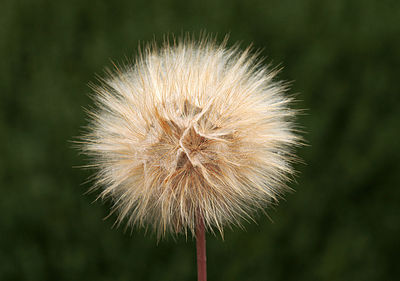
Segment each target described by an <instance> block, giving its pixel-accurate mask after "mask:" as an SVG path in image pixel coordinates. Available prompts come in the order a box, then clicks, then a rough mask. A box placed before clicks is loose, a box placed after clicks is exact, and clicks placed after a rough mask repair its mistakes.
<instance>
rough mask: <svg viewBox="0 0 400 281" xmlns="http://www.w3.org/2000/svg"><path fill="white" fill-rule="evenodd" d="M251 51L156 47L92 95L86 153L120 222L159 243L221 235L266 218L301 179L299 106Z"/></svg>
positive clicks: (197, 44)
mask: <svg viewBox="0 0 400 281" xmlns="http://www.w3.org/2000/svg"><path fill="white" fill-rule="evenodd" d="M276 73H277V71H276V70H271V69H269V67H266V66H263V65H262V63H261V61H260V60H259V59H258V58H257V55H255V54H252V52H251V50H250V48H247V49H245V50H244V51H241V50H240V48H239V47H238V45H236V46H234V47H232V48H227V47H226V41H224V43H222V44H217V43H215V40H209V39H206V38H205V37H203V38H201V39H200V40H199V41H196V40H194V39H187V38H186V39H183V40H178V42H175V41H174V42H173V43H169V42H168V41H166V42H165V43H164V45H163V46H162V47H161V48H157V47H156V46H155V44H153V45H150V46H148V47H146V48H145V49H144V50H143V51H141V52H140V54H139V56H138V57H137V59H136V61H135V62H134V63H130V64H127V65H125V66H123V67H116V68H115V70H114V71H111V72H109V73H108V76H107V77H106V78H104V79H102V82H101V83H99V84H98V85H97V86H94V87H93V89H94V94H93V97H94V99H95V104H96V106H95V109H93V110H89V116H90V118H91V121H90V124H89V126H88V130H87V133H86V134H85V136H84V137H83V140H84V141H83V145H82V149H83V152H84V153H86V154H87V155H89V156H91V160H92V165H94V166H95V167H96V169H97V172H96V176H95V184H94V187H95V188H100V189H101V190H102V191H101V195H100V196H101V197H103V198H111V200H112V202H113V212H114V211H117V213H118V218H117V222H118V223H120V222H121V221H123V220H124V219H125V220H126V221H127V225H132V226H133V225H138V226H143V227H145V228H148V227H150V228H152V229H153V230H154V231H155V232H156V233H157V234H158V235H160V236H163V235H164V234H165V233H173V234H177V233H185V234H187V232H188V231H190V232H192V233H193V234H194V233H195V226H196V223H197V221H198V220H199V219H200V218H201V219H202V220H203V221H204V224H205V226H206V228H207V229H208V230H211V231H214V230H218V231H219V232H221V234H222V233H223V228H224V227H225V226H227V225H241V223H242V222H243V220H248V219H252V218H253V216H254V214H255V212H257V211H258V210H265V208H266V207H268V206H269V204H270V203H273V202H276V201H277V199H279V197H280V196H281V195H282V193H283V192H284V191H285V190H286V189H287V186H286V184H285V183H286V182H287V181H288V180H290V178H291V175H293V173H294V170H293V168H292V165H291V163H292V162H293V160H295V157H294V155H293V154H292V150H293V148H294V147H295V146H296V145H298V144H299V141H300V138H299V136H298V134H297V133H296V130H295V125H294V122H293V117H294V116H295V115H296V110H294V109H291V108H290V106H291V102H292V98H290V97H288V96H287V94H286V93H285V92H286V90H287V87H286V84H285V83H281V82H279V81H275V75H276Z"/></svg>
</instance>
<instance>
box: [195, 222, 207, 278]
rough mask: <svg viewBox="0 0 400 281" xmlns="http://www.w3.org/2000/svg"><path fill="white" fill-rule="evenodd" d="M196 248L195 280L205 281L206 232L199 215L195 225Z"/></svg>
mask: <svg viewBox="0 0 400 281" xmlns="http://www.w3.org/2000/svg"><path fill="white" fill-rule="evenodd" d="M196 249H197V280H198V281H207V261H206V234H205V228H204V221H203V218H202V217H200V218H199V220H198V222H197V226H196Z"/></svg>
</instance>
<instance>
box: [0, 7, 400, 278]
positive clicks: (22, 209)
mask: <svg viewBox="0 0 400 281" xmlns="http://www.w3.org/2000/svg"><path fill="white" fill-rule="evenodd" d="M201 30H203V31H204V30H205V31H208V32H212V33H214V34H218V38H219V39H222V38H223V37H224V35H225V34H226V33H230V40H229V43H228V45H232V44H234V43H235V42H236V41H241V42H242V46H243V47H245V46H247V45H249V44H250V43H253V45H254V47H255V48H256V49H258V48H261V49H262V50H263V51H262V56H264V57H266V62H269V63H272V64H273V65H275V66H276V65H281V66H283V67H284V68H283V70H282V72H281V73H280V75H279V78H280V79H284V80H286V81H292V89H291V91H290V92H291V93H297V94H298V95H297V97H298V99H299V102H298V103H297V104H296V107H298V108H303V109H307V111H306V112H305V114H304V115H303V116H301V117H300V118H299V119H298V123H299V124H300V125H301V126H303V127H304V128H305V130H306V131H307V133H306V134H305V138H306V139H307V141H308V143H309V146H307V147H302V148H300V149H299V150H298V154H299V155H300V156H301V157H302V158H303V159H304V161H305V162H306V165H301V164H299V165H296V168H297V169H298V170H299V176H298V177H297V182H294V183H292V184H291V185H290V186H291V187H292V188H293V189H295V192H293V193H290V194H287V196H286V200H285V201H282V202H281V204H280V205H279V206H277V207H275V208H271V209H269V215H270V217H271V219H272V221H273V222H271V220H269V219H268V218H267V217H265V216H260V217H259V218H258V219H257V221H258V224H257V225H256V224H247V225H245V226H246V230H245V231H242V230H240V229H234V230H232V231H231V230H228V231H227V232H226V236H225V240H224V241H222V239H221V238H220V237H214V236H212V235H209V236H208V274H209V280H248V281H251V280H268V281H275V280H306V281H308V280H354V281H357V280H362V281H367V280H398V278H399V276H400V267H399V265H398V263H399V262H400V254H399V251H400V247H399V243H400V242H399V237H400V206H399V204H400V186H399V183H400V181H399V175H400V166H399V161H400V154H399V151H400V147H399V142H400V141H399V137H400V131H399V124H400V114H399V113H400V98H399V94H400V86H399V85H400V82H399V78H400V77H399V75H400V68H399V67H400V2H399V1H397V0H393V1H391V0H382V1H371V0H335V1H319V0H302V1H292V0H273V1H253V0H249V1H228V0H226V1H215V0H203V1H192V2H189V1H151V0H145V1H135V0H129V1H102V0H99V1H81V0H70V1H44V0H35V1H19V0H1V1H0V93H1V99H0V136H1V137H0V184H1V186H0V188H1V193H0V280H60V281H62V280H99V281H100V280H155V281H160V280H178V281H179V280H195V279H196V265H195V248H194V241H193V240H192V239H191V238H189V239H188V240H187V241H186V240H185V238H178V239H176V240H174V239H172V238H170V239H167V240H166V241H162V242H159V243H157V240H156V238H155V237H153V236H148V235H146V234H145V233H144V231H141V230H135V231H133V233H130V232H129V231H128V232H124V231H123V229H122V228H119V229H115V228H112V225H113V222H114V220H115V216H114V217H113V216H112V217H111V218H109V219H107V220H103V218H104V217H106V216H107V214H108V210H109V203H104V204H103V203H102V202H94V203H93V200H94V199H95V197H96V194H86V195H85V194H84V192H85V191H86V190H87V189H88V188H89V187H90V183H85V180H86V179H87V178H88V177H89V175H90V171H85V170H81V169H77V168H73V167H74V166H79V165H83V164H84V163H86V162H85V157H83V156H80V155H78V152H77V151H76V150H74V149H72V148H71V146H72V144H71V142H70V141H71V140H73V139H75V138H76V137H77V136H79V135H80V134H81V132H82V126H84V125H85V124H86V120H85V118H86V116H85V113H84V111H83V107H88V106H90V105H92V101H91V100H90V99H89V98H88V95H87V94H88V93H89V92H90V89H89V87H88V86H87V84H88V82H89V81H95V78H94V75H95V74H100V75H101V74H102V73H103V70H104V68H105V67H111V66H112V64H111V62H110V60H114V61H117V62H121V61H124V60H125V57H128V58H132V57H133V56H134V55H135V54H136V51H137V47H138V43H139V41H140V42H147V41H150V40H153V38H156V40H157V41H158V42H159V41H162V36H163V34H165V33H167V32H169V33H175V34H178V35H179V34H181V33H182V32H186V31H188V32H193V33H195V34H199V32H200V31H201Z"/></svg>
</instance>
